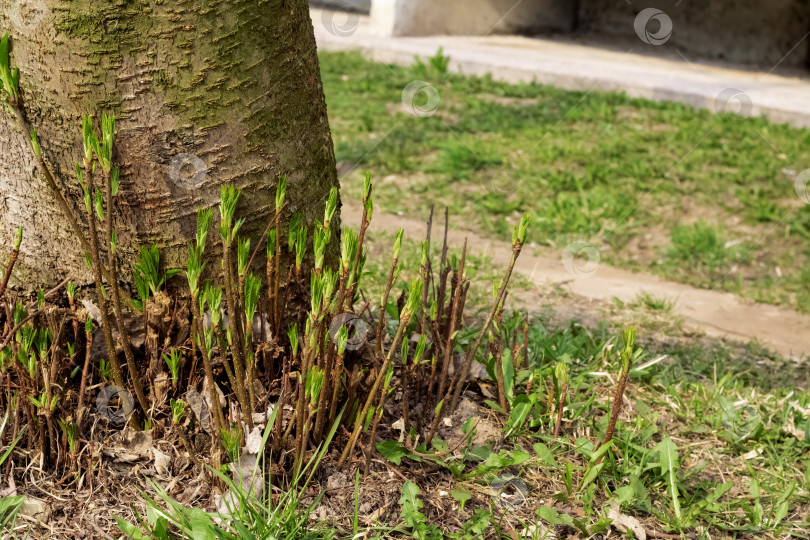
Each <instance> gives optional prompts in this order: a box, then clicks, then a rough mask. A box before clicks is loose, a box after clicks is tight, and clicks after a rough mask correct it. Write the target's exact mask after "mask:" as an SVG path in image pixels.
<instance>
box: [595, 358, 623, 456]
mask: <svg viewBox="0 0 810 540" xmlns="http://www.w3.org/2000/svg"><path fill="white" fill-rule="evenodd" d="M629 375H630V362H628V364H627V368H626V369H625V370H624V371H622V375H621V377H619V381H618V382H617V383H616V389H615V391H614V392H613V409H612V411H611V413H610V421H609V422H608V427H607V431H606V432H605V438H604V440H603V441H602V446H604V445H606V444H607V443H609V442H610V441H611V439H613V432H614V431H615V430H616V421H617V420H618V419H619V414H620V413H621V412H622V405H623V404H624V403H623V402H624V390H625V389H626V388H627V379H628V376H629Z"/></svg>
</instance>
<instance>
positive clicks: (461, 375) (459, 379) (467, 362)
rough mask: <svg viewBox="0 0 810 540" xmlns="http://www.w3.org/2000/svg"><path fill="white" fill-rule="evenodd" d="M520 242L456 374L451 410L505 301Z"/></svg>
mask: <svg viewBox="0 0 810 540" xmlns="http://www.w3.org/2000/svg"><path fill="white" fill-rule="evenodd" d="M521 247H522V246H521V244H520V242H516V243H515V244H513V246H512V259H511V260H510V261H509V268H507V270H506V275H505V276H504V278H503V283H501V287H500V289H498V294H497V296H496V297H495V305H493V306H492V311H490V312H489V316H488V317H487V320H486V322H485V323H484V326H483V328H481V332H479V334H478V337H477V338H476V339H475V344H474V345H473V346H472V347H471V348H470V349H469V350H468V351H467V356H466V358H465V359H464V365H463V366H462V368H461V369H460V370H459V372H458V373H457V374H456V377H455V379H454V381H453V384H454V386H455V388H454V389H453V394H452V396H453V397H452V399H451V400H450V409H449V410H450V411H451V412H452V411H454V410H456V406H457V405H458V400H459V398H460V397H461V391H462V389H463V387H464V380H465V379H466V378H467V375H468V374H469V372H470V368H471V367H472V363H473V359H474V358H475V353H476V352H477V351H478V347H479V346H480V345H481V340H482V339H483V337H484V335H485V334H486V332H487V331H488V330H489V325H490V324H492V320H493V319H494V318H495V314H496V313H497V311H498V309H500V305H501V302H503V299H504V295H505V293H506V288H507V287H508V285H509V278H511V277H512V271H513V270H514V268H515V262H517V258H518V256H519V255H520V250H521Z"/></svg>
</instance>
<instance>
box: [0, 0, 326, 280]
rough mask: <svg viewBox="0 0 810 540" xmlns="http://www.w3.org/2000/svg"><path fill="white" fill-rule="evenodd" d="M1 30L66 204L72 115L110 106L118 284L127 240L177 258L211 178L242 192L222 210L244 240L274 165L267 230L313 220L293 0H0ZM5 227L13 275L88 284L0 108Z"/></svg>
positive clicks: (74, 152) (303, 57) (312, 52)
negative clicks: (285, 183)
mask: <svg viewBox="0 0 810 540" xmlns="http://www.w3.org/2000/svg"><path fill="white" fill-rule="evenodd" d="M21 8H22V9H21ZM4 31H8V32H9V33H10V35H11V36H12V43H13V47H12V62H13V63H14V64H15V65H17V66H18V67H19V68H20V72H21V76H20V91H21V95H22V99H23V103H24V105H25V110H26V116H27V120H28V121H29V123H30V124H31V125H32V126H33V127H34V128H35V129H36V130H37V131H38V133H39V136H40V139H41V141H42V145H43V153H44V157H45V160H46V162H47V163H48V164H49V166H50V167H51V169H52V170H53V171H54V172H55V173H56V175H57V176H58V178H59V180H60V183H61V187H62V189H63V192H65V195H66V198H67V199H68V200H69V202H70V204H73V205H74V207H75V208H76V214H77V215H84V212H82V211H81V207H80V206H79V205H80V204H83V202H82V198H81V194H80V188H79V186H78V182H77V181H76V176H75V173H74V169H75V164H76V163H77V162H78V161H79V160H80V158H81V156H82V150H81V121H80V120H81V116H82V115H86V114H92V115H95V116H97V117H100V115H101V113H102V112H114V113H115V114H116V116H117V135H116V153H115V155H114V162H115V163H116V164H118V165H120V166H121V189H120V192H119V195H118V197H117V200H116V209H115V220H116V221H115V228H116V232H117V237H118V251H119V253H120V256H119V260H120V261H122V263H123V264H124V266H125V268H124V270H123V271H122V272H120V276H121V279H122V280H124V281H127V280H128V278H129V275H130V274H129V270H128V268H129V267H130V266H131V264H132V263H133V261H134V259H135V256H136V255H137V247H138V245H143V244H147V243H152V242H156V243H157V244H158V245H159V246H160V247H161V249H162V251H161V256H162V259H163V260H164V261H165V263H166V266H167V267H182V266H184V264H185V257H186V254H187V251H186V243H187V242H188V241H189V240H191V239H192V238H193V237H194V232H195V220H196V209H197V207H216V206H217V205H218V202H219V191H220V186H221V185H222V184H223V183H233V184H235V185H236V186H238V187H240V188H242V189H243V195H242V198H241V199H240V203H239V207H238V209H237V216H240V217H246V218H247V220H246V223H245V227H244V229H243V234H248V235H251V236H252V237H253V238H254V242H255V241H257V240H258V237H259V236H260V235H261V232H262V231H263V230H264V228H265V226H266V224H267V222H268V220H269V219H270V218H271V217H272V215H273V212H274V197H275V186H276V182H277V176H278V175H279V174H281V173H287V174H288V175H289V188H288V190H287V201H288V206H287V209H285V216H284V219H283V220H282V230H286V226H285V225H286V221H287V220H288V219H289V216H290V215H291V214H292V212H294V211H300V212H302V214H303V217H304V223H306V224H307V225H311V224H312V222H313V220H314V219H320V216H321V215H322V213H323V207H324V203H325V201H326V199H327V197H328V193H329V190H330V189H331V188H332V187H333V186H337V174H336V170H335V158H334V150H333V146H332V140H331V137H330V132H329V124H328V121H327V116H326V104H325V101H324V95H323V89H322V85H321V78H320V71H319V68H318V58H317V54H316V47H315V38H314V35H313V29H312V22H311V20H310V16H309V7H308V5H307V1H306V0H229V1H224V0H193V1H171V0H104V1H99V0H13V1H11V2H10V4H9V3H5V5H4V7H3V8H2V11H0V34H2V33H3V32H4ZM216 215H217V214H216V212H215V219H216ZM334 221H335V223H334V227H335V231H339V225H340V221H339V218H337V217H336V219H335V220H334ZM19 225H23V226H24V227H25V229H26V233H25V242H23V246H22V253H21V256H20V260H19V261H18V266H17V268H16V269H15V278H16V279H15V280H14V281H16V284H17V285H23V286H27V287H30V288H34V287H44V286H47V285H50V284H53V283H55V282H57V281H59V280H61V279H63V278H64V277H65V276H67V275H70V276H71V277H72V278H73V279H74V280H76V281H79V282H89V281H91V279H92V276H91V274H90V272H89V270H88V269H87V266H86V265H85V263H84V253H83V252H82V250H81V247H80V246H79V241H78V239H77V238H76V237H75V235H74V234H73V232H72V231H71V230H70V228H69V227H68V226H67V225H66V221H65V219H64V218H63V216H62V215H61V212H60V210H59V208H58V206H57V205H56V202H55V201H54V198H53V197H52V196H51V195H50V193H49V191H48V189H47V186H46V184H45V182H44V180H43V179H42V177H41V175H40V171H38V170H37V165H36V161H35V159H34V156H33V155H32V153H31V151H30V146H29V135H28V134H25V133H23V132H22V131H21V130H20V129H19V128H18V126H17V124H16V122H15V120H14V117H13V115H12V114H11V113H9V112H6V111H3V112H0V232H2V233H3V236H6V237H10V235H11V234H12V232H13V230H14V229H15V228H16V227H17V226H19ZM212 233H213V234H212V238H216V237H218V235H217V233H216V230H215V231H212ZM281 236H282V238H281V239H280V240H283V239H284V238H286V234H282V235H281ZM214 244H215V243H214V242H213V241H209V248H212V246H214ZM337 244H338V242H332V243H331V245H330V247H331V248H332V251H333V253H336V251H335V250H336V249H337ZM211 253H212V251H209V255H210V254H211ZM282 253H283V254H286V253H287V250H286V249H282ZM260 265H263V263H262V262H259V261H257V266H260ZM217 266H218V265H217ZM282 267H285V268H286V266H285V265H282Z"/></svg>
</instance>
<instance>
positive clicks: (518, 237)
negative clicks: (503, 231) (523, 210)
mask: <svg viewBox="0 0 810 540" xmlns="http://www.w3.org/2000/svg"><path fill="white" fill-rule="evenodd" d="M529 221H531V219H530V218H529V214H523V215H522V216H521V218H520V224H519V225H516V226H515V228H514V230H513V231H512V245H513V246H517V245H521V246H522V245H523V244H524V242H526V233H527V231H528V229H529Z"/></svg>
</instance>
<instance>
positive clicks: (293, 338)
mask: <svg viewBox="0 0 810 540" xmlns="http://www.w3.org/2000/svg"><path fill="white" fill-rule="evenodd" d="M287 337H288V338H290V350H291V352H292V355H293V356H295V354H296V352H298V323H293V324H292V326H290V328H289V330H287Z"/></svg>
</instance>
